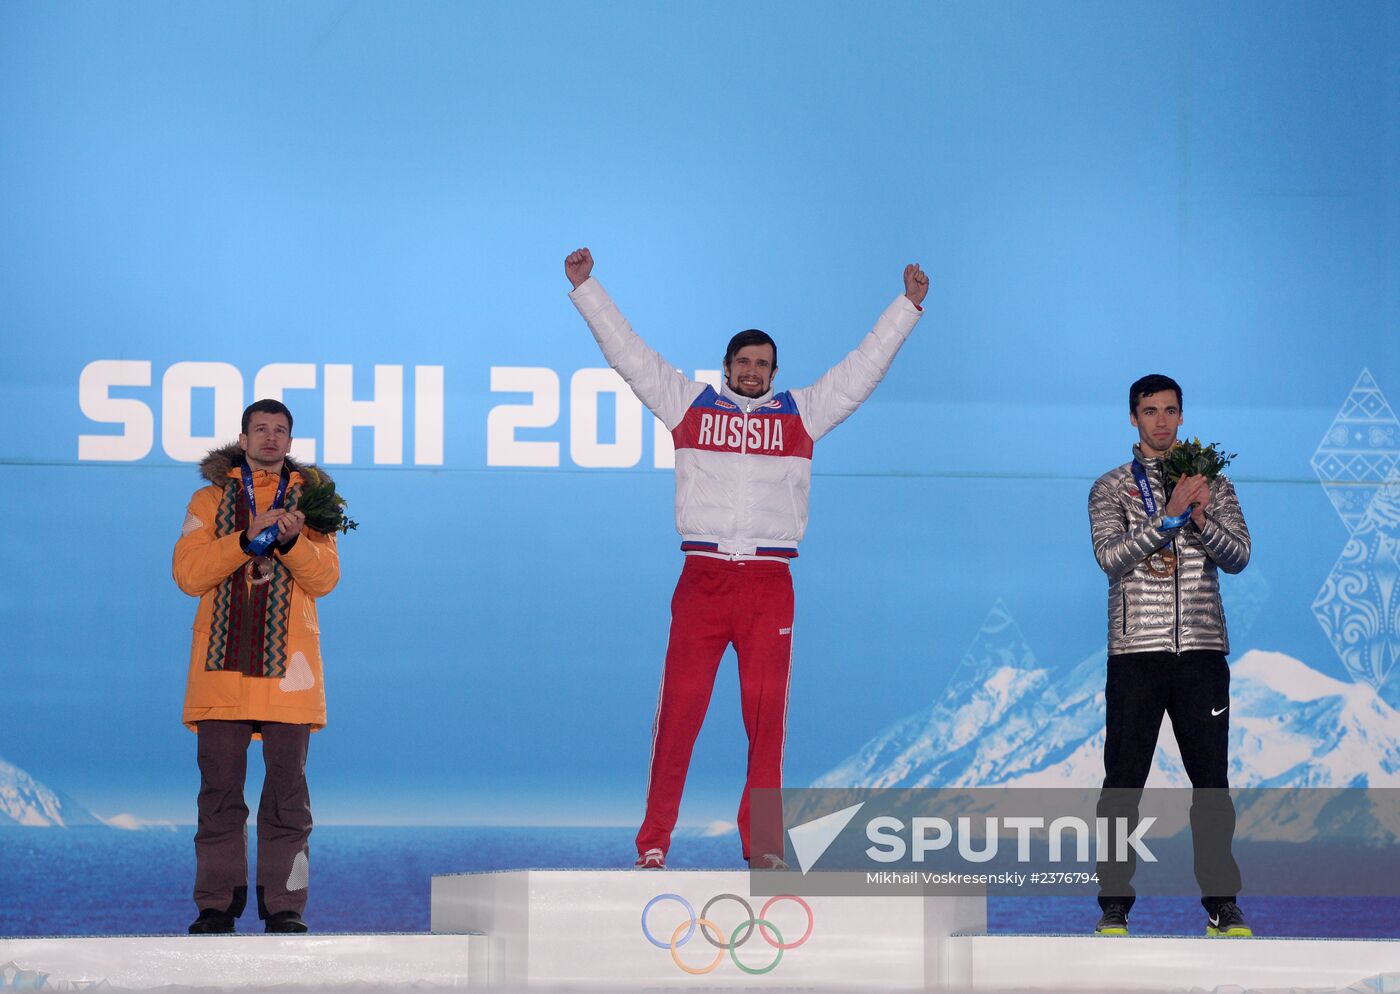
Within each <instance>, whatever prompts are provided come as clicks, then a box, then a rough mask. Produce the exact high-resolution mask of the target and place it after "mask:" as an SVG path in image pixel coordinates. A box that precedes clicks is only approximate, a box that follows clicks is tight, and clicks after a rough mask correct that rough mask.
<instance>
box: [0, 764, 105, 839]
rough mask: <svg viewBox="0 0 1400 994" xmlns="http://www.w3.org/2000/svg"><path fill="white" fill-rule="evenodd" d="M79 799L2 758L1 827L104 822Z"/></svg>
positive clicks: (67, 826)
mask: <svg viewBox="0 0 1400 994" xmlns="http://www.w3.org/2000/svg"><path fill="white" fill-rule="evenodd" d="M102 824H105V822H103V821H102V819H100V818H98V817H97V816H96V815H94V814H93V813H92V812H91V811H89V810H88V809H87V808H85V807H83V806H82V805H81V804H79V803H78V802H77V801H74V800H73V799H72V798H70V797H67V796H65V795H64V794H62V793H60V792H59V791H56V790H53V789H51V788H49V787H46V786H44V785H43V784H42V783H40V782H39V781H38V780H35V779H34V778H33V777H31V776H30V775H29V774H28V773H26V772H24V770H21V769H20V768H19V767H18V766H15V765H14V764H12V763H8V762H6V761H5V760H4V759H0V828H5V827H9V826H16V825H22V826H25V827H29V828H72V827H74V826H77V825H102Z"/></svg>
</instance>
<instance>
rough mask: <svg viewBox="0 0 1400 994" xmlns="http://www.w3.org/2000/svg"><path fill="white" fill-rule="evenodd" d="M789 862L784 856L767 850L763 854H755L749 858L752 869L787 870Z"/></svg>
mask: <svg viewBox="0 0 1400 994" xmlns="http://www.w3.org/2000/svg"><path fill="white" fill-rule="evenodd" d="M787 868H788V865H787V862H786V861H784V859H783V857H781V856H778V855H775V854H773V853H771V852H766V853H764V854H763V855H762V856H755V857H754V858H753V859H750V860H749V869H750V870H786V869H787Z"/></svg>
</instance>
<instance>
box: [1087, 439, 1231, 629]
mask: <svg viewBox="0 0 1400 994" xmlns="http://www.w3.org/2000/svg"><path fill="white" fill-rule="evenodd" d="M1133 455H1134V457H1136V458H1137V459H1138V461H1139V462H1141V463H1142V465H1143V468H1144V469H1145V470H1146V472H1147V479H1148V482H1149V483H1150V484H1151V487H1152V494H1153V496H1154V497H1155V498H1156V501H1157V513H1156V514H1154V515H1153V516H1151V517H1148V515H1147V510H1146V508H1144V507H1143V503H1142V498H1141V496H1139V494H1138V486H1137V481H1136V480H1135V479H1134V478H1133V464H1132V463H1131V462H1129V463H1125V464H1123V465H1122V466H1119V467H1118V468H1117V469H1114V470H1110V471H1109V472H1107V473H1105V474H1104V475H1103V476H1101V477H1099V478H1098V480H1097V481H1096V482H1095V483H1094V486H1093V488H1092V489H1091V490H1090V491H1089V528H1090V531H1091V532H1092V534H1093V539H1094V556H1095V558H1097V559H1098V561H1099V566H1100V567H1102V568H1103V571H1104V572H1105V573H1107V574H1108V651H1109V653H1110V654H1117V653H1124V652H1161V651H1166V652H1183V651H1185V650H1188V649H1216V650H1219V651H1220V652H1229V651H1230V638H1229V635H1228V634H1227V633H1226V631H1225V611H1224V608H1222V607H1221V604H1220V577H1219V572H1218V571H1219V570H1224V571H1225V572H1226V573H1238V572H1240V570H1242V569H1244V568H1245V566H1247V565H1248V564H1249V550H1250V545H1249V529H1248V527H1246V526H1245V523H1244V515H1243V514H1242V513H1241V512H1240V502H1239V499H1238V498H1236V496H1235V488H1234V485H1233V484H1231V483H1230V481H1229V480H1228V479H1226V478H1225V477H1223V476H1221V477H1218V478H1216V479H1214V480H1212V481H1211V485H1210V503H1209V505H1207V507H1206V523H1205V527H1203V528H1198V527H1196V523H1195V522H1194V521H1188V522H1187V523H1186V524H1185V525H1183V526H1182V527H1180V528H1178V529H1175V530H1173V529H1170V528H1163V527H1162V518H1163V516H1164V512H1165V510H1166V506H1167V496H1168V489H1167V480H1166V474H1165V472H1164V470H1163V467H1162V461H1161V460H1160V459H1148V458H1143V457H1142V456H1141V455H1140V454H1139V449H1138V448H1137V446H1133ZM1159 549H1170V550H1171V551H1172V552H1173V553H1174V554H1175V555H1176V557H1177V569H1176V571H1175V572H1173V573H1172V574H1171V575H1170V576H1156V575H1154V574H1153V573H1152V571H1151V570H1149V569H1148V559H1149V557H1151V556H1152V555H1153V554H1154V553H1156V552H1157V551H1158V550H1159ZM1158 565H1159V567H1160V565H1161V564H1160V561H1159V563H1158Z"/></svg>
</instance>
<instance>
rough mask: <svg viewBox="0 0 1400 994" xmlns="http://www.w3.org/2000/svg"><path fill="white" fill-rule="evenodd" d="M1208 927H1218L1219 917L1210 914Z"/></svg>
mask: <svg viewBox="0 0 1400 994" xmlns="http://www.w3.org/2000/svg"><path fill="white" fill-rule="evenodd" d="M1210 927H1211V928H1219V927H1220V919H1219V918H1217V917H1215V916H1214V915H1211V916H1210Z"/></svg>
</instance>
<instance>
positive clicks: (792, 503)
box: [564, 248, 928, 869]
mask: <svg viewBox="0 0 1400 994" xmlns="http://www.w3.org/2000/svg"><path fill="white" fill-rule="evenodd" d="M564 273H565V275H567V276H568V278H569V282H570V283H572V284H573V291H572V292H571V293H570V294H569V298H570V299H571V300H572V301H573V302H574V306H575V307H577V308H578V310H579V313H580V314H582V315H583V318H584V320H586V321H587V322H588V327H589V329H590V330H592V332H593V337H594V338H596V339H597V340H598V345H599V347H600V348H602V350H603V355H604V356H605V357H606V358H607V360H608V364H609V365H611V366H612V367H613V369H615V370H617V372H618V373H619V374H621V376H622V378H623V379H624V380H626V381H627V383H628V385H629V386H631V388H632V390H633V392H634V393H635V394H636V395H637V397H638V398H639V399H640V400H641V401H642V403H643V404H645V405H646V406H647V407H648V408H650V410H651V412H652V413H653V414H655V415H656V416H657V418H659V419H660V420H661V422H662V423H663V424H664V425H665V426H666V428H667V430H668V431H670V432H671V436H672V439H673V441H674V443H675V451H676V530H677V531H678V532H680V535H681V549H682V550H683V551H684V552H685V557H686V558H685V567H684V569H682V571H681V577H680V581H679V582H678V583H677V584H676V592H675V595H674V597H673V598H672V600H671V634H670V641H669V643H668V645H667V648H666V666H665V670H664V672H663V674H662V678H661V692H660V695H659V700H658V702H657V708H656V721H655V724H654V726H653V728H652V753H651V767H650V779H649V781H648V784H647V810H646V816H645V818H644V820H643V822H642V827H641V829H640V830H639V831H638V833H637V853H638V856H637V865H638V866H641V867H645V868H648V869H659V868H661V867H663V866H665V865H666V852H667V850H668V849H669V848H670V844H671V831H672V829H674V828H675V824H676V815H677V812H678V811H679V809H680V801H681V792H682V790H683V789H684V787H685V776H686V772H687V771H688V770H689V768H690V755H691V751H692V749H693V748H694V746H695V738H696V736H697V735H698V734H699V732H700V726H701V724H702V723H703V722H704V720H705V710H706V708H707V707H708V706H709V702H710V693H711V691H712V690H713V688H714V681H715V673H716V672H717V670H718V668H719V661H720V658H721V657H722V656H723V655H724V650H725V649H726V648H727V647H728V646H729V645H730V644H731V643H732V644H733V645H734V649H735V651H736V652H737V654H738V657H739V685H740V695H741V697H742V705H741V706H742V710H743V715H744V728H745V730H746V731H747V732H748V735H749V766H748V778H747V782H746V783H745V784H744V793H743V795H742V797H741V798H740V801H739V814H738V825H739V837H740V842H741V843H742V845H743V854H744V859H746V860H749V863H750V865H751V866H755V867H762V868H774V867H777V868H781V867H783V865H784V864H783V862H782V849H783V843H782V835H781V832H780V831H775V835H776V837H775V838H773V839H762V840H758V844H756V845H753V846H751V842H752V841H754V840H751V839H750V836H749V822H750V817H749V792H750V791H751V790H754V789H760V788H781V787H782V779H783V773H782V771H783V742H784V738H785V737H786V732H787V697H788V676H789V672H790V669H791V662H792V618H793V595H792V577H791V574H790V573H789V570H788V561H789V560H791V559H793V558H795V557H796V556H797V544H798V543H799V542H800V541H801V540H802V535H803V533H804V532H805V531H806V528H807V494H808V490H809V489H810V486H811V476H812V446H813V443H815V442H816V441H817V440H818V439H819V438H821V437H822V436H823V435H825V434H826V433H827V432H829V431H831V429H833V428H835V427H836V426H837V425H839V424H840V423H841V422H842V421H844V420H845V419H846V418H847V417H849V416H850V415H851V413H852V412H854V411H855V409H856V408H857V407H859V406H860V405H861V403H862V402H863V401H864V400H865V398H867V397H868V396H870V393H871V391H873V390H874V389H875V387H876V386H877V385H878V384H879V382H880V380H881V379H883V378H884V375H885V372H886V371H887V370H888V369H889V367H890V363H891V362H892V361H893V360H894V357H895V353H897V352H898V351H899V347H900V346H901V345H903V344H904V340H905V338H907V337H908V335H909V333H910V332H911V331H912V330H913V328H914V325H915V323H916V322H917V321H918V320H919V315H920V314H921V313H922V311H923V308H922V307H921V306H920V304H921V303H922V302H923V299H924V295H925V294H926V293H927V292H928V277H927V276H925V275H924V273H923V272H922V271H921V270H920V269H919V267H918V266H917V265H912V264H911V265H909V266H906V267H905V269H904V293H903V294H902V295H900V296H899V297H896V298H895V300H894V302H893V303H892V304H890V306H889V307H887V308H886V309H885V312H884V314H882V315H881V316H880V319H879V320H878V321H876V322H875V327H874V329H873V330H872V331H871V332H870V333H869V334H868V335H866V336H865V339H864V340H863V341H862V342H861V343H860V345H859V346H857V347H856V349H855V351H853V352H851V353H850V354H849V355H848V356H846V358H845V359H843V360H842V361H841V362H840V363H838V364H837V365H836V366H834V367H833V368H832V369H830V370H828V371H827V373H826V374H825V375H824V376H822V377H821V379H819V380H817V382H816V383H814V384H812V385H811V386H809V387H803V388H801V389H797V390H786V391H783V392H781V393H774V392H773V378H774V375H775V374H776V373H777V371H778V348H777V345H776V343H774V341H773V339H772V338H770V337H769V336H768V335H767V334H765V333H764V332H762V331H758V330H755V329H751V330H749V331H744V332H740V333H739V334H738V335H735V336H734V338H733V339H732V340H731V341H730V343H729V348H728V349H727V350H726V352H725V356H724V385H723V386H722V387H721V388H720V389H718V390H716V389H715V388H714V387H711V386H709V385H708V384H705V383H700V382H697V381H695V380H691V379H689V378H687V377H686V376H685V375H684V374H682V373H681V372H680V371H679V370H677V369H675V368H673V367H672V366H671V365H670V364H668V363H667V362H666V360H665V359H663V358H662V357H661V356H660V355H659V354H658V353H657V352H655V351H654V350H653V349H651V348H650V347H649V346H648V345H647V344H646V343H645V342H643V341H642V340H641V338H639V337H638V336H637V335H636V333H635V332H633V331H632V329H631V327H630V326H629V325H628V323H627V320H626V319H625V318H624V317H623V316H622V314H621V313H620V312H619V311H618V309H617V306H616V305H615V304H614V303H613V302H612V299H611V298H609V297H608V295H607V292H606V291H604V290H603V288H602V286H601V285H600V284H599V283H598V281H597V280H595V279H593V278H592V273H593V256H592V254H591V253H590V252H589V251H588V249H586V248H581V249H578V250H577V251H575V252H572V253H570V254H569V256H568V257H567V258H566V259H565V260H564ZM775 829H776V826H775ZM755 850H756V851H755Z"/></svg>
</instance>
